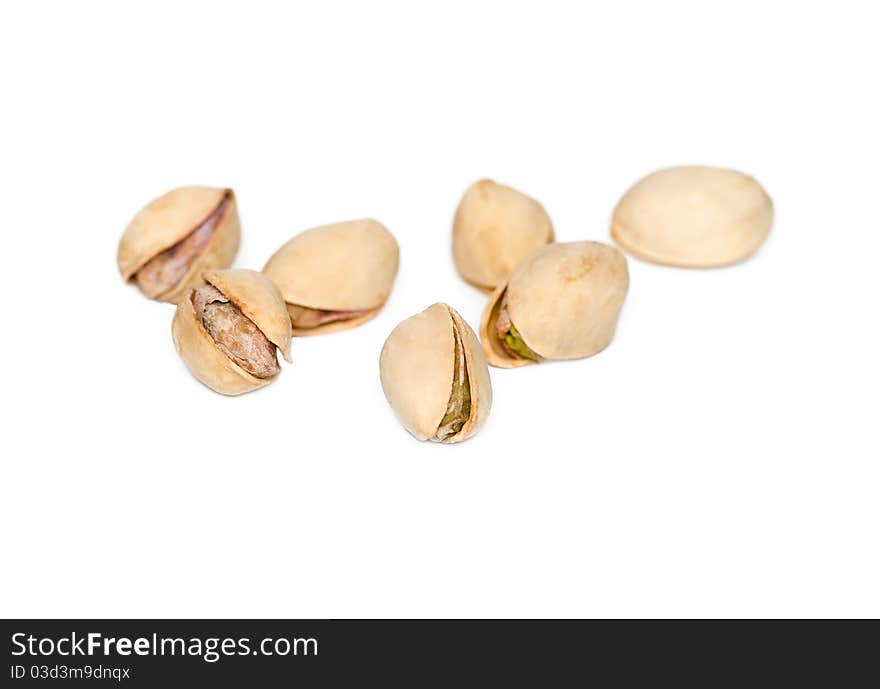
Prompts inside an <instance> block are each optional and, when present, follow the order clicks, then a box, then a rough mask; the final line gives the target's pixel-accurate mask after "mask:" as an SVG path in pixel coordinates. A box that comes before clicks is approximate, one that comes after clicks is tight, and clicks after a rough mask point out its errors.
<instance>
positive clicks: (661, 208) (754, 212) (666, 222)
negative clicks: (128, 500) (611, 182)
mask: <svg viewBox="0 0 880 689" xmlns="http://www.w3.org/2000/svg"><path fill="white" fill-rule="evenodd" d="M772 224H773V202H772V201H771V200H770V197H769V196H768V195H767V192H766V191H764V188H763V187H762V186H761V185H760V184H759V183H758V182H757V181H755V180H754V179H753V178H752V177H749V176H748V175H745V174H743V173H741V172H737V171H736V170H727V169H724V168H717V167H701V166H686V167H673V168H668V169H665V170H659V171H657V172H654V173H652V174H650V175H648V176H647V177H645V178H643V179H641V180H640V181H638V182H636V184H635V185H633V186H632V187H631V188H630V189H629V191H627V192H626V194H624V195H623V198H621V199H620V202H619V203H618V204H617V208H615V210H614V216H613V218H612V221H611V237H612V238H613V239H614V241H615V242H616V243H617V244H618V245H619V246H620V247H621V248H622V249H623V250H624V251H626V252H627V253H629V254H632V255H633V256H635V257H637V258H641V259H643V260H645V261H651V262H653V263H661V264H665V265H671V266H682V267H687V268H712V267H717V266H724V265H729V264H731V263H737V262H738V261H742V260H743V259H745V258H747V257H748V256H750V255H751V254H753V253H754V252H755V251H757V249H758V247H759V246H761V243H762V242H763V241H764V239H765V238H766V237H767V233H769V232H770V226H771V225H772Z"/></svg>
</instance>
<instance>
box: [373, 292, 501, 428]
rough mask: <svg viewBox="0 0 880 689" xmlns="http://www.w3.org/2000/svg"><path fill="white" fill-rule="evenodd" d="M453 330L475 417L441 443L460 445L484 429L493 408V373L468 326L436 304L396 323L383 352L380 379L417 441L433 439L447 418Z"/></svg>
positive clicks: (399, 417)
mask: <svg viewBox="0 0 880 689" xmlns="http://www.w3.org/2000/svg"><path fill="white" fill-rule="evenodd" d="M453 327H456V328H458V332H459V335H460V337H461V341H462V347H463V349H464V357H465V365H466V366H467V371H468V377H469V384H470V393H471V415H470V418H468V420H467V421H466V422H465V424H464V425H463V426H462V429H461V430H460V431H459V432H458V433H457V434H456V435H454V436H452V437H451V438H447V439H446V440H444V441H443V442H446V443H457V442H461V441H462V440H465V439H466V438H469V437H470V436H472V435H473V434H474V433H476V432H477V431H478V430H479V429H480V427H481V426H482V425H483V423H485V421H486V418H487V417H488V415H489V411H490V409H491V407H492V383H491V381H490V380H489V368H488V366H487V364H486V359H485V357H484V356H483V352H482V350H481V349H480V344H479V342H478V341H477V337H476V335H475V334H474V331H473V330H471V328H470V326H469V325H468V324H467V323H466V322H465V321H464V319H462V317H461V316H460V315H459V314H458V312H457V311H455V309H453V308H452V307H450V306H448V305H447V304H439V303H438V304H434V305H432V306H430V307H428V308H427V309H425V310H424V311H422V312H421V313H417V314H416V315H415V316H412V317H410V318H407V319H406V320H405V321H403V322H401V323H400V324H398V325H397V327H396V328H394V330H393V331H392V332H391V334H390V335H389V336H388V339H387V340H386V341H385V345H384V346H383V347H382V353H381V355H380V357H379V374H380V378H381V381H382V389H383V390H384V392H385V397H386V399H387V400H388V403H389V404H390V405H391V408H392V409H393V410H394V413H395V414H396V415H397V418H398V419H399V420H400V422H401V424H403V426H404V428H406V430H408V431H409V432H410V433H411V434H412V435H414V436H415V437H416V438H418V439H419V440H428V439H430V438H433V437H434V436H435V435H436V433H437V429H438V428H439V426H440V422H441V420H442V419H443V416H444V415H445V413H446V407H447V404H448V403H449V397H450V395H451V393H452V382H453V373H454V367H455V334H454V331H453Z"/></svg>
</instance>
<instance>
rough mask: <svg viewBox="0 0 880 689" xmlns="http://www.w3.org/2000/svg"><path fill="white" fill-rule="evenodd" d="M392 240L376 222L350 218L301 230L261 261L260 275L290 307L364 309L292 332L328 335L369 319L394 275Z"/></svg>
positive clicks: (395, 254) (395, 256)
mask: <svg viewBox="0 0 880 689" xmlns="http://www.w3.org/2000/svg"><path fill="white" fill-rule="evenodd" d="M398 261H399V249H398V246H397V240H395V239H394V236H393V235H392V234H391V233H390V232H389V231H388V230H387V229H386V228H385V226H384V225H382V224H381V223H379V222H377V221H375V220H371V219H364V220H351V221H347V222H341V223H336V224H334V225H323V226H321V227H315V228H312V229H310V230H306V231H305V232H302V233H300V234H298V235H296V236H295V237H294V238H293V239H291V240H290V241H288V242H287V243H286V244H284V246H282V247H281V248H280V249H278V251H276V252H275V254H274V255H273V256H272V257H271V258H270V259H269V260H268V261H267V262H266V265H265V267H264V268H263V274H264V275H266V277H268V278H269V279H271V280H272V281H273V282H274V283H275V284H276V285H278V287H279V288H280V289H281V294H282V295H283V296H284V299H285V301H287V302H288V303H290V304H296V305H298V306H304V307H307V308H310V309H318V310H324V311H364V312H365V313H363V314H362V315H360V316H358V317H355V318H351V319H348V320H345V321H336V322H333V323H327V324H324V325H320V326H318V327H315V328H310V329H307V330H301V329H297V328H294V331H293V334H294V335H314V334H318V333H328V332H334V331H337V330H344V329H347V328H351V327H354V326H356V325H359V324H361V323H363V322H365V321H367V320H369V319H371V318H373V317H374V316H375V315H376V314H377V313H378V312H379V310H380V309H381V308H382V306H383V305H384V304H385V301H386V300H387V299H388V295H389V294H390V293H391V287H392V285H393V284H394V278H395V277H396V275H397V267H398Z"/></svg>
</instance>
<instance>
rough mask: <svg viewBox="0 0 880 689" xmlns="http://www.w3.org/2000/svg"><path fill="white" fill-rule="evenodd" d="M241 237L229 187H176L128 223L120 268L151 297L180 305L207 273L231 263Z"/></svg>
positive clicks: (122, 272) (118, 260)
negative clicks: (205, 272) (186, 294)
mask: <svg viewBox="0 0 880 689" xmlns="http://www.w3.org/2000/svg"><path fill="white" fill-rule="evenodd" d="M240 235H241V226H240V224H239V220H238V210H237V208H236V203H235V194H234V193H233V192H232V190H231V189H215V188H211V187H181V188H179V189H174V190H172V191H169V192H168V193H167V194H164V195H163V196H160V197H159V198H157V199H154V200H153V201H151V202H150V203H149V204H147V206H146V207H144V208H143V209H142V210H141V211H140V212H139V213H138V214H137V215H136V216H135V217H134V219H133V220H132V221H131V223H129V225H128V227H127V228H126V230H125V232H124V233H123V235H122V239H121V240H120V242H119V250H118V252H117V256H116V259H117V263H118V265H119V272H120V273H121V274H122V277H123V279H125V280H126V281H133V282H135V283H136V284H137V286H138V288H140V290H141V292H143V294H144V295H145V296H147V297H149V298H150V299H157V300H159V301H167V302H171V303H177V301H178V300H179V299H180V298H181V297H182V296H183V295H184V294H185V293H187V292H188V291H189V289H190V288H191V287H193V286H194V285H196V284H199V283H200V281H201V274H202V272H203V271H205V270H210V269H214V268H227V267H228V266H229V265H231V264H232V259H234V258H235V254H236V252H237V251H238V243H239V238H240Z"/></svg>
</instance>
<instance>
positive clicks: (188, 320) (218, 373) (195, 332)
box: [171, 270, 290, 395]
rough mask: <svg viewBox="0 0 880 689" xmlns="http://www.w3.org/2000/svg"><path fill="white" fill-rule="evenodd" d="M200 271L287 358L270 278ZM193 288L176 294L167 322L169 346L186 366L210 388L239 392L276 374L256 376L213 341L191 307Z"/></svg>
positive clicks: (283, 321)
mask: <svg viewBox="0 0 880 689" xmlns="http://www.w3.org/2000/svg"><path fill="white" fill-rule="evenodd" d="M204 277H205V280H206V281H207V282H208V283H209V284H211V285H213V286H214V287H216V288H217V289H218V290H219V291H220V292H222V293H223V295H224V296H225V297H226V298H227V299H229V301H230V302H232V303H233V304H234V305H235V306H236V307H238V309H239V310H240V311H241V312H242V313H243V314H244V315H245V316H247V317H248V318H249V319H250V320H251V321H252V322H253V323H254V324H255V325H256V326H257V328H259V329H260V331H261V332H262V333H263V334H264V335H265V336H266V338H267V339H268V340H269V341H270V342H272V343H273V344H274V345H275V346H277V347H278V349H280V350H281V352H282V354H283V355H284V358H285V359H286V360H287V361H290V320H289V319H288V318H287V310H286V309H285V306H284V300H283V299H282V298H281V293H280V292H279V291H278V288H277V287H276V286H275V285H274V284H272V283H271V282H270V281H269V280H268V279H266V278H265V277H264V276H263V275H262V274H260V273H258V272H256V271H252V270H217V271H208V272H207V273H205V275H204ZM194 290H195V288H191V289H190V291H189V292H187V294H186V297H185V298H183V299H181V300H180V303H179V304H178V305H177V311H175V313H174V320H173V321H172V323H171V334H172V337H173V339H174V346H175V347H176V348H177V351H178V353H179V354H180V356H181V358H182V359H183V361H184V363H185V364H186V366H187V368H189V370H190V372H191V373H192V374H193V375H194V376H195V377H196V378H198V379H199V380H200V381H201V382H202V383H204V384H205V385H207V386H208V387H209V388H211V389H212V390H214V391H216V392H219V393H221V394H224V395H239V394H241V393H243V392H250V391H251V390H255V389H257V388H260V387H263V386H264V385H268V384H269V383H271V382H272V381H273V380H274V379H275V377H276V376H273V377H271V378H258V377H256V376H254V375H252V374H250V373H248V372H247V371H245V370H244V369H243V368H241V367H240V366H238V364H236V363H235V362H234V361H233V360H232V359H230V358H229V357H228V356H226V354H224V353H223V352H222V351H221V350H220V349H219V348H218V347H217V345H216V343H215V342H214V340H213V339H212V338H211V336H210V335H209V334H208V332H207V331H206V330H205V328H204V327H203V326H202V323H201V321H200V319H199V316H198V314H197V313H196V311H195V307H194V305H193V301H192V295H193V292H194Z"/></svg>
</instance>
